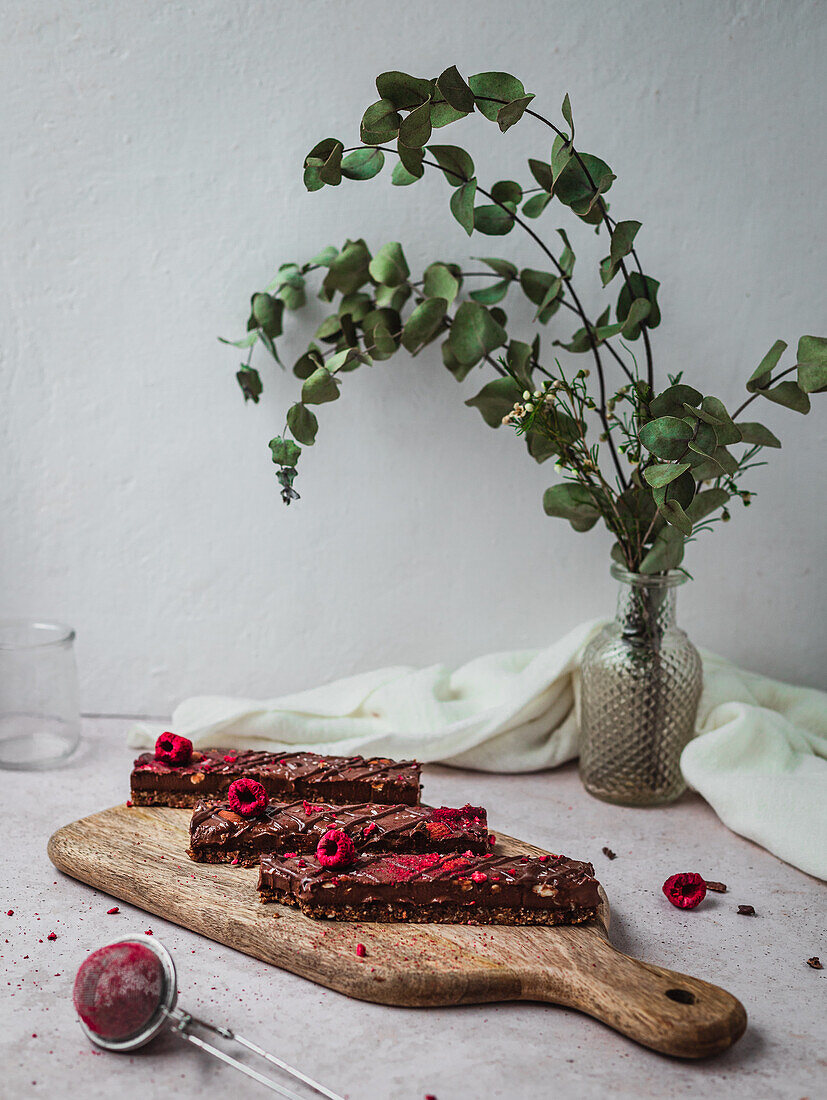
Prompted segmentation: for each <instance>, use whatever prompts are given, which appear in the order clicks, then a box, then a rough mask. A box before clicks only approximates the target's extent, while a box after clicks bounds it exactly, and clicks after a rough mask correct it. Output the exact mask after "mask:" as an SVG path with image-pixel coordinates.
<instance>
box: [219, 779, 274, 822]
mask: <svg viewBox="0 0 827 1100" xmlns="http://www.w3.org/2000/svg"><path fill="white" fill-rule="evenodd" d="M227 801H228V802H229V803H230V806H231V807H232V809H233V810H235V812H236V813H237V814H241V816H242V817H255V816H256V815H257V814H260V813H263V811H264V808H265V806H266V805H267V792H266V791H265V789H264V787H262V785H261V784H260V783H259V782H258V781H257V780H255V779H236V781H235V783H231V784H230V789H229V791H227Z"/></svg>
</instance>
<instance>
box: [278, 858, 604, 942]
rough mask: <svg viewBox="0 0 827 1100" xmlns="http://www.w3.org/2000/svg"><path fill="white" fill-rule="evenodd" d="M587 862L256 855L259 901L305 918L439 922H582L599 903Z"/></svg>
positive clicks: (597, 888)
mask: <svg viewBox="0 0 827 1100" xmlns="http://www.w3.org/2000/svg"><path fill="white" fill-rule="evenodd" d="M598 890H599V885H598V882H597V880H596V879H595V877H594V868H593V867H592V865H591V864H590V863H579V862H578V861H577V860H574V859H568V858H567V857H566V856H556V855H549V856H494V855H491V854H489V855H487V856H479V855H474V854H473V853H471V852H466V853H465V854H463V855H459V856H456V855H441V854H439V853H436V852H428V853H425V854H424V855H387V856H377V855H373V854H365V853H363V854H360V855H358V856H357V858H356V861H355V862H353V863H352V864H350V865H349V866H342V867H335V868H331V867H329V866H328V867H323V866H322V864H321V863H320V862H319V860H318V859H316V858H314V857H307V858H302V857H298V856H296V857H292V858H289V859H287V858H280V857H279V856H276V855H269V856H262V857H261V864H260V869H259V881H258V891H259V897H260V898H261V900H262V901H265V902H270V901H276V902H281V903H283V904H285V905H293V906H296V907H298V908H300V909H301V910H302V912H303V913H306V914H307V915H308V916H310V917H321V918H329V919H332V920H341V921H403V922H412V923H416V924H420V923H428V924H431V923H439V924H521V925H522V924H580V923H582V922H583V921H587V920H591V918H592V917H594V916H595V914H596V912H597V909H598V906H599V905H600V895H599V893H598Z"/></svg>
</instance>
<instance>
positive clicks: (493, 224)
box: [474, 203, 514, 237]
mask: <svg viewBox="0 0 827 1100" xmlns="http://www.w3.org/2000/svg"><path fill="white" fill-rule="evenodd" d="M511 206H513V203H505V204H503V206H495V205H492V206H477V207H476V208H475V210H474V228H475V229H476V230H477V232H478V233H484V234H485V235H486V236H488V237H502V236H503V235H504V234H506V233H510V232H511V230H512V229H513V228H514V217H513V213H514V212H513V211H512V210H511V209H510V207H511ZM504 207H505V208H504Z"/></svg>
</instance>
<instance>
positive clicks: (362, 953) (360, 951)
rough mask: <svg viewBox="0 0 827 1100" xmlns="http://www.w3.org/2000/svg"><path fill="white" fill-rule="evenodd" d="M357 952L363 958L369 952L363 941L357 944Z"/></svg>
mask: <svg viewBox="0 0 827 1100" xmlns="http://www.w3.org/2000/svg"><path fill="white" fill-rule="evenodd" d="M356 954H357V955H358V956H359V958H360V959H363V958H364V957H365V955H366V954H367V951H366V950H365V945H364V944H363V943H357V944H356Z"/></svg>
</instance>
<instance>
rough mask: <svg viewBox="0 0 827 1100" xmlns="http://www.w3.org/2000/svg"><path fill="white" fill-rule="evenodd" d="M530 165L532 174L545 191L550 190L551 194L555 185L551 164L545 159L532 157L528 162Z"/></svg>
mask: <svg viewBox="0 0 827 1100" xmlns="http://www.w3.org/2000/svg"><path fill="white" fill-rule="evenodd" d="M528 167H529V168H530V169H531V174H532V176H534V178H535V180H536V181H537V182H538V183H539V185H540V186H541V187H542V188H543V190H544V191H548V192H549V194H551V189H552V186H553V183H554V181H553V179H552V175H551V165H550V164H546V162H545V161H544V160H534V159H531V160H529V162H528Z"/></svg>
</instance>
